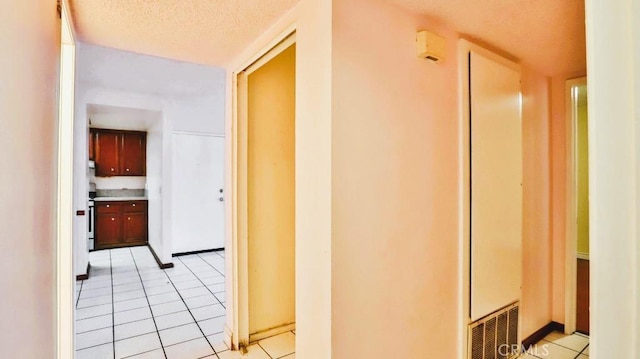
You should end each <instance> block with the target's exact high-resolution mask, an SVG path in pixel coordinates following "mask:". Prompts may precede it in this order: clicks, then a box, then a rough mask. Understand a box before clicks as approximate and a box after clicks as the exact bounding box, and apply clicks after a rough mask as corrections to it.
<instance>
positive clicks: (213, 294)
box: [178, 257, 227, 309]
mask: <svg viewBox="0 0 640 359" xmlns="http://www.w3.org/2000/svg"><path fill="white" fill-rule="evenodd" d="M178 260H179V261H180V263H182V265H184V266H185V267H186V268H187V269H188V270H189V272H191V274H193V275H194V276H195V277H196V278H198V281H199V282H200V283H202V285H203V286H204V287H205V288H206V289H207V290H208V291H209V293H211V295H212V296H213V297H214V298H216V300H217V301H218V303H220V305H221V306H222V308H224V309H227V307H226V306H225V305H224V304H223V303H222V302H221V301H220V299H219V298H218V297H217V296H216V294H215V293H214V292H213V291H211V289H209V287H207V286H206V285H205V284H204V282H203V281H202V279H200V277H198V275H197V274H195V273H194V272H193V271H192V270H191V268H189V266H188V265H186V264H184V262H183V261H182V259H180V257H178ZM214 269H215V268H214ZM216 271H217V270H216ZM218 273H220V272H218ZM225 281H226V278H225ZM181 296H182V295H181ZM225 296H226V295H225ZM185 304H186V303H185Z"/></svg>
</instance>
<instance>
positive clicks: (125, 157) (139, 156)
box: [120, 132, 147, 176]
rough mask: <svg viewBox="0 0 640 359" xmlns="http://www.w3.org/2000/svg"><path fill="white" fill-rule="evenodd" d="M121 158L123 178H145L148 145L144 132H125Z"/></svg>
mask: <svg viewBox="0 0 640 359" xmlns="http://www.w3.org/2000/svg"><path fill="white" fill-rule="evenodd" d="M120 153H121V156H120V175H121V176H145V175H146V162H147V161H146V157H147V144H146V134H145V133H143V132H124V133H123V134H122V147H121V152H120Z"/></svg>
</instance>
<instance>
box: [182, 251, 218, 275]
mask: <svg viewBox="0 0 640 359" xmlns="http://www.w3.org/2000/svg"><path fill="white" fill-rule="evenodd" d="M196 255H197V256H198V258H200V259H201V260H202V261H203V262H205V263H207V265H208V266H209V267H211V268H213V270H215V271H216V272H218V274H220V275H221V276H223V277H224V279H225V280H227V277H225V276H224V273H222V272H220V271H219V270H218V268H216V267H214V266H213V265H211V263H209V262H207V261H206V260H205V259H204V258H202V257H200V255H199V254H196ZM222 259H224V257H222ZM180 261H181V262H182V260H180Z"/></svg>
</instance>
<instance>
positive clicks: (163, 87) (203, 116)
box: [74, 43, 225, 274]
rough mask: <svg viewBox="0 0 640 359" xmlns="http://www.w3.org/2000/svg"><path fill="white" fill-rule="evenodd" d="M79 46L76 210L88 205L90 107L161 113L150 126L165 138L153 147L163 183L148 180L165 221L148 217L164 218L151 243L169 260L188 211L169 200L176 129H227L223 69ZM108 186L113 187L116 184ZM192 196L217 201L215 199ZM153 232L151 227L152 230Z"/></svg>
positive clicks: (80, 261)
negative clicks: (180, 218)
mask: <svg viewBox="0 0 640 359" xmlns="http://www.w3.org/2000/svg"><path fill="white" fill-rule="evenodd" d="M77 49H78V53H77V77H76V79H77V82H76V89H77V91H76V111H75V121H76V122H75V161H74V165H75V170H74V205H75V207H76V209H86V206H87V196H88V194H87V186H88V182H87V173H88V169H87V157H88V153H87V135H88V119H87V106H88V105H89V104H98V105H108V106H119V107H127V108H133V109H142V110H152V111H160V112H162V118H161V122H162V123H161V124H159V125H157V124H153V125H150V128H151V129H152V131H153V132H154V133H155V134H156V135H159V134H160V133H161V138H162V145H161V146H157V145H158V143H157V142H154V143H155V145H154V144H153V143H152V146H153V147H155V148H156V149H157V150H159V151H161V158H162V165H161V166H159V168H156V170H159V171H160V172H161V173H162V176H161V178H162V179H161V184H158V183H157V177H156V178H155V179H147V180H148V181H151V182H153V185H154V186H158V187H160V186H161V188H162V191H161V200H158V199H157V198H156V200H152V201H151V202H150V206H151V207H153V206H154V203H156V204H157V205H160V204H161V206H162V208H161V210H160V209H153V208H150V211H151V212H152V213H156V214H159V213H161V214H162V220H161V221H154V220H151V221H150V225H151V223H156V224H157V222H161V226H162V228H161V232H162V233H156V234H155V235H154V237H155V238H162V239H161V240H155V239H154V240H153V241H152V242H153V243H151V244H152V246H153V248H154V250H155V251H156V253H157V254H158V256H160V258H161V260H162V261H163V262H171V254H172V253H173V250H172V245H171V241H172V237H171V233H172V232H171V230H172V226H173V223H172V221H173V216H172V211H175V210H188V208H187V209H178V208H173V207H172V202H171V198H170V194H171V191H172V183H171V179H172V178H173V177H174V173H173V170H172V165H171V162H172V156H173V152H172V143H171V142H172V133H173V132H174V131H187V132H194V133H204V134H222V133H223V132H224V113H225V111H224V95H225V70H224V69H220V68H213V67H208V66H202V65H196V64H188V63H184V62H178V61H173V60H168V59H163V58H159V57H153V56H146V55H140V54H135V53H131V52H126V51H120V50H116V49H111V48H105V47H100V46H94V45H88V44H82V43H80V44H78V46H77ZM156 139H157V138H156ZM152 141H154V140H153V139H152ZM152 167H153V166H152ZM154 181H156V182H154ZM102 182H104V183H102V184H103V185H104V184H109V183H110V182H109V180H107V181H106V182H105V181H102ZM111 182H113V181H111ZM116 182H117V181H116ZM120 182H121V181H120ZM120 182H118V184H121V183H120ZM110 184H111V185H112V186H111V187H113V185H116V186H117V185H118V184H114V183H110ZM193 200H194V201H202V200H217V197H216V198H210V199H209V198H194V199H193ZM86 226H87V225H86V217H85V218H82V217H76V219H75V221H74V242H75V245H74V248H75V258H76V259H75V262H76V268H77V272H76V273H77V274H82V273H84V269H83V268H86V265H87V260H88V251H87V243H86V242H87V241H86V238H87V234H86V233H87V228H86ZM155 231H156V229H151V228H150V231H149V233H150V234H151V233H155ZM176 240H188V238H176ZM203 249H204V248H203Z"/></svg>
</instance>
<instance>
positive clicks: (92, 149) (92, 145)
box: [89, 129, 96, 161]
mask: <svg viewBox="0 0 640 359" xmlns="http://www.w3.org/2000/svg"><path fill="white" fill-rule="evenodd" d="M95 159H96V131H95V130H94V129H91V130H89V161H95Z"/></svg>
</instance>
